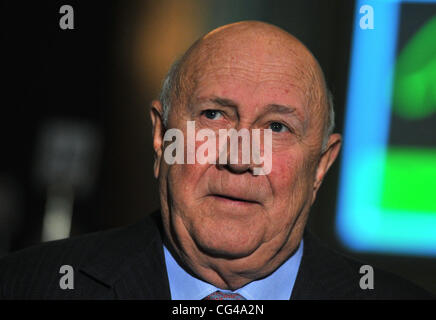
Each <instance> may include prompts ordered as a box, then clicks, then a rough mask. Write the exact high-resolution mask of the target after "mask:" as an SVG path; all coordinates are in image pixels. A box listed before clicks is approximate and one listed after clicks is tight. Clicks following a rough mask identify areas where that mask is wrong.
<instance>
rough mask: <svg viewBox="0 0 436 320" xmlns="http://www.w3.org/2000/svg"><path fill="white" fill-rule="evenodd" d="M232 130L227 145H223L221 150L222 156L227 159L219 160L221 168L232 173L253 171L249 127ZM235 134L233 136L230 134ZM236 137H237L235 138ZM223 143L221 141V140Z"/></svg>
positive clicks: (227, 138)
mask: <svg viewBox="0 0 436 320" xmlns="http://www.w3.org/2000/svg"><path fill="white" fill-rule="evenodd" d="M239 134H241V135H242V136H239V135H238V133H237V131H236V130H235V131H231V132H230V133H229V135H228V136H227V137H226V141H225V143H224V144H225V145H226V146H224V145H221V148H220V150H219V152H218V153H219V154H220V158H221V157H222V156H223V157H224V158H225V161H224V162H223V161H221V159H220V161H218V162H217V163H218V164H217V166H218V168H219V169H226V170H228V171H230V172H232V173H236V174H242V173H245V172H247V171H252V170H251V169H252V161H251V139H250V138H251V137H250V131H249V130H248V129H242V130H240V131H239ZM231 135H233V138H230V136H231ZM235 137H236V139H235ZM220 143H221V142H220Z"/></svg>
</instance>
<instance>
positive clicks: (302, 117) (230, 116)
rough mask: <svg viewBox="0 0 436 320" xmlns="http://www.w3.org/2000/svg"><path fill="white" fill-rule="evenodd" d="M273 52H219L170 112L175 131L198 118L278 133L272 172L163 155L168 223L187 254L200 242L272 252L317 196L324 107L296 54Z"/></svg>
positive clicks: (220, 249) (209, 250)
mask: <svg viewBox="0 0 436 320" xmlns="http://www.w3.org/2000/svg"><path fill="white" fill-rule="evenodd" d="M264 56H265V54H264V53H263V54H262V57H260V58H259V57H258V56H256V55H251V56H242V57H241V55H237V54H235V55H232V54H230V55H229V54H228V55H225V57H220V58H216V59H212V61H213V62H210V63H208V64H207V65H206V66H204V67H202V68H200V72H197V73H196V75H195V77H196V81H195V86H194V87H193V88H192V90H191V92H190V94H188V99H187V101H184V102H182V103H180V104H178V105H177V104H175V105H173V110H172V111H171V112H170V117H169V122H168V128H178V129H180V130H181V131H182V132H183V133H184V136H185V137H186V136H187V132H186V131H187V129H186V127H187V121H195V124H196V131H198V130H200V129H204V128H208V129H212V130H214V131H215V132H216V133H217V136H218V130H219V129H229V128H235V129H236V130H240V129H242V128H246V129H248V130H251V129H261V130H262V129H271V130H272V131H273V132H272V163H271V164H272V168H271V172H270V173H269V174H268V175H258V176H256V175H253V173H252V171H251V170H249V169H247V168H246V169H242V170H232V169H235V168H236V169H240V168H238V167H235V168H232V165H229V166H220V165H216V164H209V163H208V164H198V163H196V164H174V165H168V164H167V163H166V162H165V160H164V159H163V158H162V157H161V158H160V161H159V165H158V167H157V170H156V172H155V173H156V175H158V176H159V182H160V191H161V202H162V214H163V219H164V224H165V227H166V229H167V233H168V234H171V235H172V237H173V238H174V241H176V242H177V243H179V245H180V246H181V247H184V249H186V250H185V251H187V252H189V251H190V249H189V248H185V247H190V246H196V247H197V248H198V249H199V250H200V251H202V252H205V253H206V254H210V255H213V256H219V257H232V258H242V257H247V256H249V255H251V254H252V253H254V252H255V251H256V250H258V249H260V248H263V250H264V251H265V250H266V248H268V250H267V251H271V252H268V254H271V255H272V254H273V251H274V250H277V251H278V250H279V249H280V247H282V246H283V245H284V244H285V243H286V242H287V241H288V239H289V237H290V234H291V231H292V230H293V229H294V227H295V226H296V222H297V221H300V222H301V223H302V224H303V225H304V223H303V221H304V222H305V220H306V216H307V213H308V209H309V207H310V205H311V204H312V200H313V197H314V194H315V192H314V184H315V180H316V171H317V164H318V160H319V154H320V148H321V140H322V134H321V132H322V120H320V119H321V118H322V117H323V114H322V112H321V109H316V108H314V106H313V105H310V103H309V102H310V101H309V100H310V99H309V95H308V94H307V92H308V90H311V89H312V90H314V89H313V88H312V87H311V84H310V83H308V81H307V79H306V78H304V77H302V76H301V68H299V67H298V65H297V63H296V62H295V61H290V62H289V61H287V60H285V59H281V58H278V57H274V59H273V60H271V59H270V57H268V59H266V58H265V57H264ZM298 62H299V61H298ZM299 75H300V76H299ZM200 143H201V142H200ZM185 149H186V146H185ZM185 159H186V155H185ZM299 232H300V233H301V232H302V230H299ZM261 251H262V250H261Z"/></svg>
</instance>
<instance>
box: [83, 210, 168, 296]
mask: <svg viewBox="0 0 436 320" xmlns="http://www.w3.org/2000/svg"><path fill="white" fill-rule="evenodd" d="M161 232H162V227H161V219H160V214H159V212H154V213H152V214H151V215H149V216H147V217H146V218H144V219H143V220H142V221H141V222H140V223H137V224H134V225H132V226H129V227H124V228H119V229H115V230H111V231H108V236H107V237H103V238H102V242H103V243H101V244H100V245H98V246H97V250H96V251H97V252H96V253H95V256H94V258H93V259H92V260H91V261H89V262H88V263H87V264H86V265H84V266H83V267H82V268H81V269H80V271H81V272H82V273H84V274H85V275H87V276H89V277H91V278H92V279H93V280H95V281H98V282H100V283H101V284H103V285H104V286H106V287H107V289H108V290H113V291H114V294H115V296H116V298H119V299H170V289H169V284H168V276H167V273H166V268H165V262H164V254H163V247H162V233H161Z"/></svg>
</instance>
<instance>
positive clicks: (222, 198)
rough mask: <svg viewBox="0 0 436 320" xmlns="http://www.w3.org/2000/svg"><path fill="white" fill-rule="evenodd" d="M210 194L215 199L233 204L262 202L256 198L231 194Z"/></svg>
mask: <svg viewBox="0 0 436 320" xmlns="http://www.w3.org/2000/svg"><path fill="white" fill-rule="evenodd" d="M210 196H211V197H212V198H214V199H215V200H218V201H221V202H223V203H228V204H233V205H253V204H260V203H259V202H258V201H255V200H248V199H242V198H237V197H234V196H229V195H222V194H211V195H210Z"/></svg>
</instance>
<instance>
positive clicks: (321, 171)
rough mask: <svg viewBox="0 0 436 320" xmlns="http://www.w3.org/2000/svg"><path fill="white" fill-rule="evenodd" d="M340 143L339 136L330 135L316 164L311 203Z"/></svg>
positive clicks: (336, 153) (336, 154)
mask: <svg viewBox="0 0 436 320" xmlns="http://www.w3.org/2000/svg"><path fill="white" fill-rule="evenodd" d="M341 143H342V137H341V135H340V134H338V133H333V134H331V135H330V137H329V140H328V142H327V147H326V149H325V150H324V152H323V153H322V154H321V157H320V159H319V162H318V167H317V169H316V176H315V182H314V184H313V195H312V203H313V202H314V201H315V198H316V194H317V192H318V189H319V187H320V186H321V183H322V181H323V179H324V176H325V175H326V173H327V171H328V170H329V169H330V167H331V165H332V164H333V162H334V161H335V160H336V158H337V156H338V154H339V150H340V149H341Z"/></svg>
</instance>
